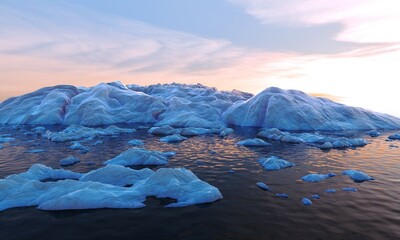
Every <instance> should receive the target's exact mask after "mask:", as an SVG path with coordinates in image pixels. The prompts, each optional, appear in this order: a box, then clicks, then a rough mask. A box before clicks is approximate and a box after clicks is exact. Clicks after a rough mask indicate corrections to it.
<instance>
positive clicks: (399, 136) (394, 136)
mask: <svg viewBox="0 0 400 240" xmlns="http://www.w3.org/2000/svg"><path fill="white" fill-rule="evenodd" d="M389 139H391V140H400V133H395V134H392V135H390V136H389Z"/></svg>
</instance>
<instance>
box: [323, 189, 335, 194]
mask: <svg viewBox="0 0 400 240" xmlns="http://www.w3.org/2000/svg"><path fill="white" fill-rule="evenodd" d="M325 192H327V193H335V192H336V189H334V188H329V189H326V190H325Z"/></svg>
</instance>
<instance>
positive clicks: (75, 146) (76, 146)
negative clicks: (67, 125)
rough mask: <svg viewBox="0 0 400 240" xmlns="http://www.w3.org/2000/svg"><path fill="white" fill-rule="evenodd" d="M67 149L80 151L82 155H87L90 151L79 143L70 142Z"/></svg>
mask: <svg viewBox="0 0 400 240" xmlns="http://www.w3.org/2000/svg"><path fill="white" fill-rule="evenodd" d="M69 148H71V149H73V150H80V151H81V152H82V153H87V152H89V151H90V148H88V147H86V146H83V145H82V144H81V143H80V142H72V144H71V146H69Z"/></svg>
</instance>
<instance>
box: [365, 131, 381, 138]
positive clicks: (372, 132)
mask: <svg viewBox="0 0 400 240" xmlns="http://www.w3.org/2000/svg"><path fill="white" fill-rule="evenodd" d="M365 134H367V135H369V136H371V137H379V136H380V135H381V133H380V132H378V131H376V130H371V131H368V132H366V133H365Z"/></svg>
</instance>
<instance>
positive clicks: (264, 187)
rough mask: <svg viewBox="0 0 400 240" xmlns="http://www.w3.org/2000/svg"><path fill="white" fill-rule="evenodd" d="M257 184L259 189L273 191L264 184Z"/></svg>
mask: <svg viewBox="0 0 400 240" xmlns="http://www.w3.org/2000/svg"><path fill="white" fill-rule="evenodd" d="M256 184H257V186H258V187H259V188H261V189H262V190H264V191H271V189H270V188H269V187H268V186H267V184H265V183H263V182H257V183H256Z"/></svg>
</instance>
